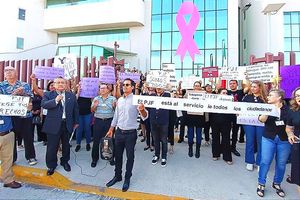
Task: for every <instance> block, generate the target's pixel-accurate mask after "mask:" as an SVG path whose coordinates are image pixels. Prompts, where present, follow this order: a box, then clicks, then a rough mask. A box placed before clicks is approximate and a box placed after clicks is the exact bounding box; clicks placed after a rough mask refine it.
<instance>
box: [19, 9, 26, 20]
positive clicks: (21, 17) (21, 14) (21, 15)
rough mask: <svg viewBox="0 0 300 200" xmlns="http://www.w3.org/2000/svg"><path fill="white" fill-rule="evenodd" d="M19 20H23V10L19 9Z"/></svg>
mask: <svg viewBox="0 0 300 200" xmlns="http://www.w3.org/2000/svg"><path fill="white" fill-rule="evenodd" d="M19 19H20V20H25V10H24V9H21V8H19Z"/></svg>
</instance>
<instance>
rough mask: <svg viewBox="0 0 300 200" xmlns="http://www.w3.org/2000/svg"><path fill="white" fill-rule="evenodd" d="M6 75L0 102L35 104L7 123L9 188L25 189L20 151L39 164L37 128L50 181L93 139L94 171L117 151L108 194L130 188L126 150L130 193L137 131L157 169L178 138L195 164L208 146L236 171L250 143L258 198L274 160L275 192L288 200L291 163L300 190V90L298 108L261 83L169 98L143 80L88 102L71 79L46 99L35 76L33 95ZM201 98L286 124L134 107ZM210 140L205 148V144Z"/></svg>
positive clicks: (105, 89) (1, 122)
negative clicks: (256, 107)
mask: <svg viewBox="0 0 300 200" xmlns="http://www.w3.org/2000/svg"><path fill="white" fill-rule="evenodd" d="M4 75H5V81H3V82H1V83H0V94H4V95H19V96H29V97H30V99H31V100H30V103H29V106H28V111H27V114H26V116H23V117H16V116H14V117H10V116H0V160H1V161H2V162H1V165H2V175H1V178H2V181H3V182H4V187H10V188H19V187H21V184H20V183H18V182H16V181H14V178H13V172H12V165H13V163H14V162H15V161H16V160H17V149H18V148H22V143H24V149H25V158H26V160H28V164H29V165H35V164H36V163H37V159H36V154H35V148H34V145H33V144H34V133H35V126H36V127H37V128H36V130H37V131H36V132H37V138H38V141H41V142H43V144H44V145H45V146H47V148H46V165H47V168H48V170H47V175H48V176H51V175H52V174H53V173H54V172H55V169H56V168H57V162H58V154H59V153H60V152H61V155H59V157H60V165H61V166H62V167H63V168H64V170H65V171H68V172H69V171H71V166H70V165H69V160H70V143H69V140H70V136H71V134H72V133H74V132H75V133H76V134H75V136H76V146H75V152H78V151H80V150H81V140H82V138H83V136H84V137H85V139H86V148H85V149H86V151H90V150H91V167H92V168H94V167H96V166H97V163H98V160H99V148H100V147H99V144H100V141H101V139H102V138H104V137H112V138H114V150H115V151H114V159H113V160H112V161H111V162H110V163H111V165H115V174H114V177H113V178H112V179H111V180H110V181H109V182H108V183H107V184H106V186H107V187H110V186H112V185H114V184H115V183H116V182H119V181H122V178H123V175H122V164H123V153H124V150H126V157H127V162H126V170H125V177H124V178H125V179H124V183H123V187H122V191H124V192H125V191H127V190H128V189H129V187H130V178H131V176H132V169H133V165H134V158H135V155H134V154H135V151H134V149H135V145H136V141H137V137H138V132H137V130H138V129H140V130H141V132H140V134H139V135H140V136H142V140H141V141H142V142H144V141H145V143H146V146H145V148H144V151H147V150H150V151H151V152H152V151H154V152H153V153H154V155H153V159H152V164H153V165H156V164H157V163H159V162H160V165H161V166H162V167H166V166H167V159H168V158H167V155H168V152H169V153H170V154H172V153H174V144H175V142H176V141H174V134H175V132H177V131H178V132H179V139H178V141H177V142H178V143H182V142H183V141H184V139H185V135H186V137H187V142H188V147H187V154H186V155H187V156H188V157H194V156H195V158H200V155H201V153H200V152H201V145H202V144H204V145H206V146H208V145H210V144H211V149H212V159H213V160H214V161H217V160H219V159H220V157H221V155H222V159H223V160H224V161H225V163H226V164H228V165H232V164H234V163H233V159H232V154H233V155H235V156H241V154H240V152H239V151H238V150H237V148H236V144H237V142H238V141H239V142H240V143H245V166H246V169H247V170H249V171H252V170H254V168H255V167H256V168H257V170H258V171H259V174H258V186H257V195H259V196H260V197H263V196H264V191H265V184H266V177H267V174H268V171H269V169H270V166H271V163H272V160H273V159H274V157H275V161H276V164H275V175H274V179H273V184H272V187H273V188H274V189H275V191H276V193H277V194H278V195H279V196H280V197H284V196H285V192H284V190H283V189H282V188H281V182H282V181H283V179H284V174H285V168H286V163H287V162H288V160H290V162H291V163H292V165H291V175H290V176H289V177H288V178H287V181H288V182H289V183H295V184H297V185H298V186H300V155H299V153H300V147H299V134H300V87H298V88H296V89H295V90H294V92H293V94H292V97H291V99H290V101H286V99H285V95H284V91H283V90H281V89H278V88H273V89H271V90H268V89H267V88H266V87H265V84H264V83H263V82H261V81H252V82H251V83H250V82H248V81H246V82H245V84H242V86H241V87H240V89H238V88H239V87H238V84H239V82H238V81H237V80H230V81H229V88H228V89H227V88H223V87H222V86H221V84H220V83H215V84H213V82H212V83H211V84H207V85H205V86H202V82H201V81H196V82H195V83H194V85H193V89H191V90H186V89H182V87H181V86H182V84H181V82H179V85H178V87H177V89H176V90H168V89H166V88H153V87H149V85H148V84H147V83H146V80H145V77H144V76H141V81H140V82H139V83H135V82H134V81H132V80H131V79H129V78H127V79H125V80H123V82H120V81H117V83H116V84H115V85H111V84H105V83H100V84H99V92H98V96H96V97H94V98H85V97H81V96H80V91H81V86H80V83H79V84H77V85H76V84H74V83H73V84H70V81H67V80H65V79H64V78H63V77H57V78H56V79H55V80H54V81H49V82H48V84H47V88H46V90H45V91H44V90H42V89H40V88H39V87H38V84H37V80H36V77H35V75H34V74H32V75H31V87H30V85H29V84H28V83H25V82H21V81H19V80H17V77H18V75H17V71H16V69H14V68H13V67H10V66H8V67H5V69H4ZM197 92H204V93H207V94H218V95H231V96H233V100H234V101H237V102H247V103H266V104H273V105H274V106H275V107H276V109H277V110H278V112H279V113H280V116H278V117H274V116H267V115H260V116H258V120H259V121H260V122H261V123H263V124H264V126H258V125H240V124H237V115H236V114H224V113H191V112H186V111H179V110H177V111H175V110H167V109H163V108H159V109H158V108H145V106H144V105H143V104H140V105H138V106H134V105H133V104H132V101H133V94H136V95H148V96H159V97H166V98H187V97H188V94H190V93H197ZM137 119H140V120H137ZM186 130H187V131H186ZM203 133H204V134H203ZM202 135H204V139H205V141H202ZM210 135H211V136H210ZM194 143H195V145H194ZM91 145H92V147H91ZM168 146H169V148H168ZM149 162H150V161H149ZM299 192H300V187H299Z"/></svg>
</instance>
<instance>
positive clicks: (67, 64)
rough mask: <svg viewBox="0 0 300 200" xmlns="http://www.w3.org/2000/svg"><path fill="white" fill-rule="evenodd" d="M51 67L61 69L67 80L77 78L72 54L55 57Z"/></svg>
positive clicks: (75, 64) (74, 58) (75, 62)
mask: <svg viewBox="0 0 300 200" xmlns="http://www.w3.org/2000/svg"><path fill="white" fill-rule="evenodd" d="M53 67H56V68H63V69H64V70H65V79H67V80H69V79H71V78H75V77H76V76H77V59H76V56H75V55H73V54H65V55H59V56H55V58H54V63H53Z"/></svg>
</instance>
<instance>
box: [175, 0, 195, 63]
mask: <svg viewBox="0 0 300 200" xmlns="http://www.w3.org/2000/svg"><path fill="white" fill-rule="evenodd" d="M186 14H191V19H190V22H189V23H188V24H186V22H185V20H184V15H186ZM199 21H200V13H199V12H198V9H197V7H196V6H195V5H194V3H193V2H191V1H186V2H184V3H182V4H181V6H180V9H179V11H178V14H177V16H176V23H177V26H178V29H179V31H180V34H181V36H182V39H181V41H180V43H179V46H178V48H177V51H176V54H177V55H178V54H179V55H180V58H181V62H182V61H183V59H184V56H185V54H186V51H188V52H189V54H190V56H191V58H192V60H193V61H194V59H195V54H200V51H199V49H198V47H197V44H196V43H195V41H194V39H193V35H194V33H195V31H196V28H197V26H198V24H199Z"/></svg>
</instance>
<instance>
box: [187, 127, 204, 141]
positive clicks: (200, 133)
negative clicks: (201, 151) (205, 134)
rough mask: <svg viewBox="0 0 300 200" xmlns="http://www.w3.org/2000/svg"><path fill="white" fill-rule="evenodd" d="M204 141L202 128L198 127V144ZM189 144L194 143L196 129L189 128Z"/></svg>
mask: <svg viewBox="0 0 300 200" xmlns="http://www.w3.org/2000/svg"><path fill="white" fill-rule="evenodd" d="M201 140H202V128H201V127H196V144H201ZM188 143H189V144H193V143H194V127H190V126H189V127H188Z"/></svg>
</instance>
